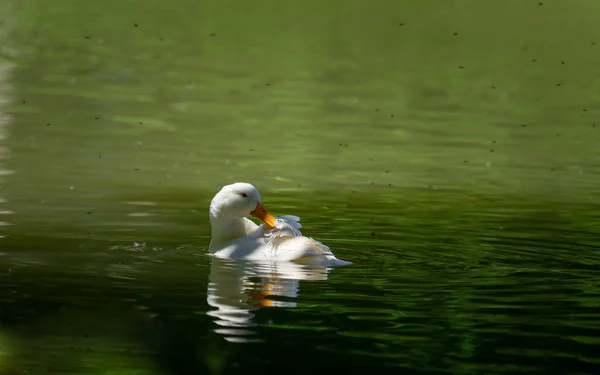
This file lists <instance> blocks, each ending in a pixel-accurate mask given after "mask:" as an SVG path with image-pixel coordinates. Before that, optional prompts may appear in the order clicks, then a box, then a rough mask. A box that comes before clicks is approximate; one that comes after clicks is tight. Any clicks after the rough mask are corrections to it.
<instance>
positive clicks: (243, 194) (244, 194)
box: [240, 193, 248, 198]
mask: <svg viewBox="0 0 600 375" xmlns="http://www.w3.org/2000/svg"><path fill="white" fill-rule="evenodd" d="M240 195H241V196H242V197H244V198H248V194H246V193H240Z"/></svg>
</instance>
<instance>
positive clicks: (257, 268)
mask: <svg viewBox="0 0 600 375" xmlns="http://www.w3.org/2000/svg"><path fill="white" fill-rule="evenodd" d="M330 269H331V268H329V267H325V266H306V265H300V264H296V263H292V262H256V261H240V260H235V261H234V260H225V259H218V258H212V259H211V265H210V275H209V283H208V293H207V297H206V300H207V302H208V304H209V305H210V306H212V307H214V309H213V310H210V311H208V313H207V314H208V315H210V316H212V317H214V322H215V323H216V324H217V326H218V327H217V328H216V329H215V332H216V333H218V334H221V335H223V337H224V338H225V340H227V341H231V342H251V341H255V340H256V336H255V334H256V332H254V331H252V330H250V329H249V328H251V327H255V326H256V325H257V323H256V322H255V321H254V320H253V319H254V316H255V314H254V313H253V311H256V310H258V309H260V308H263V307H287V308H294V307H296V302H295V301H294V300H293V299H295V298H297V297H298V295H299V293H300V280H327V274H328V272H329V270H330Z"/></svg>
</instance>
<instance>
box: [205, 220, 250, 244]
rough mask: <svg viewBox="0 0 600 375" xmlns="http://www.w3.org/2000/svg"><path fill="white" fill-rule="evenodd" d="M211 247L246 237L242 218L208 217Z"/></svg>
mask: <svg viewBox="0 0 600 375" xmlns="http://www.w3.org/2000/svg"><path fill="white" fill-rule="evenodd" d="M210 226H211V231H212V234H211V236H212V239H211V245H213V244H214V245H219V244H225V243H227V242H230V241H233V240H235V239H238V238H241V237H244V236H245V235H246V223H245V222H244V218H243V217H235V216H223V215H218V214H216V215H213V214H211V215H210Z"/></svg>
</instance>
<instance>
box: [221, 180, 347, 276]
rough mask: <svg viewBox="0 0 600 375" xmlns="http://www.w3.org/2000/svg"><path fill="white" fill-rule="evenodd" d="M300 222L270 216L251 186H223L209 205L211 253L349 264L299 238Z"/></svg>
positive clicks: (324, 249)
mask: <svg viewBox="0 0 600 375" xmlns="http://www.w3.org/2000/svg"><path fill="white" fill-rule="evenodd" d="M247 216H254V217H255V218H257V219H259V220H260V221H262V222H263V224H261V225H260V226H258V225H256V224H255V223H253V222H252V221H250V220H248V219H247V218H246V217H247ZM299 221H300V219H299V218H298V217H296V216H280V217H278V218H276V217H274V216H273V215H271V214H270V213H269V211H267V209H266V208H265V207H264V206H263V203H262V199H261V197H260V193H259V192H258V190H257V189H256V188H255V187H254V186H252V185H251V184H248V183H244V182H238V183H235V184H231V185H227V186H224V187H223V188H222V189H221V191H219V192H218V193H217V195H215V197H214V198H213V200H212V201H211V203H210V225H211V229H212V238H211V241H210V251H211V253H212V254H213V255H214V256H216V257H218V258H230V259H252V260H271V261H273V260H277V261H295V262H297V263H302V264H320V265H332V266H336V265H346V264H351V263H350V262H346V261H343V260H339V259H337V258H336V257H335V255H333V253H332V252H331V250H329V248H328V247H327V246H325V245H323V244H322V243H321V242H319V241H315V240H313V239H312V238H308V237H304V236H302V233H300V231H299V229H300V228H301V227H302V226H301V225H300V223H299Z"/></svg>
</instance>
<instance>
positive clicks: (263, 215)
mask: <svg viewBox="0 0 600 375" xmlns="http://www.w3.org/2000/svg"><path fill="white" fill-rule="evenodd" d="M250 215H252V216H254V217H255V218H257V219H258V220H260V221H262V222H263V223H265V224H267V225H268V226H270V227H271V228H275V216H273V215H271V214H270V213H269V211H267V209H266V208H265V206H263V205H262V203H258V204H257V205H256V208H255V209H254V211H252V212H250Z"/></svg>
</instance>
